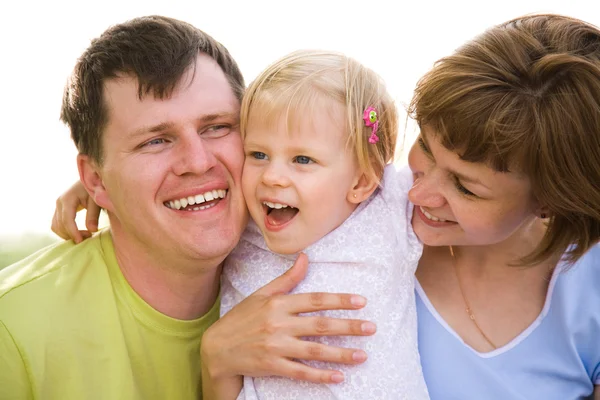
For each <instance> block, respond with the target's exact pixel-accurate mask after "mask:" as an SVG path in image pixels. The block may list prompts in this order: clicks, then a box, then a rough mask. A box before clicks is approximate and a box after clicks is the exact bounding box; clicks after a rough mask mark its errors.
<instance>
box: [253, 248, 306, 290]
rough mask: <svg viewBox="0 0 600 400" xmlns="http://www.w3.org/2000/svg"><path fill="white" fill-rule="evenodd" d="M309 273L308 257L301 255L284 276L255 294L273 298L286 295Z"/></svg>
mask: <svg viewBox="0 0 600 400" xmlns="http://www.w3.org/2000/svg"><path fill="white" fill-rule="evenodd" d="M307 271H308V257H307V256H306V254H304V253H300V255H299V256H298V258H297V259H296V261H295V262H294V265H292V267H291V268H290V269H288V270H287V271H286V272H285V273H284V274H283V275H281V276H279V277H278V278H275V279H273V280H272V281H271V282H269V283H268V284H266V285H265V286H263V287H262V288H260V289H258V290H257V291H256V292H255V294H257V295H262V296H273V295H276V294H285V293H287V292H289V291H290V290H292V289H293V288H295V287H296V286H297V285H298V284H299V283H300V282H301V281H302V279H304V277H305V276H306V272H307Z"/></svg>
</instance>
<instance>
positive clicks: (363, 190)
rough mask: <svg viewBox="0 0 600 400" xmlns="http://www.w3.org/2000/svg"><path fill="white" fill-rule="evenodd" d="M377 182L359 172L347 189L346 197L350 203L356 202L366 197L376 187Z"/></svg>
mask: <svg viewBox="0 0 600 400" xmlns="http://www.w3.org/2000/svg"><path fill="white" fill-rule="evenodd" d="M378 185H379V183H378V182H377V181H376V180H375V179H374V178H372V177H368V176H367V175H366V174H361V175H360V176H359V177H358V178H356V180H355V181H354V184H353V186H352V188H351V189H350V190H349V191H348V195H347V196H346V199H347V200H348V201H349V202H350V203H354V204H358V203H361V202H363V201H365V200H366V199H368V198H369V196H370V195H371V194H372V193H373V192H374V191H375V189H377V186H378Z"/></svg>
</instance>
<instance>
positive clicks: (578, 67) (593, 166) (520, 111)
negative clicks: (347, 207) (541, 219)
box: [409, 15, 600, 264]
mask: <svg viewBox="0 0 600 400" xmlns="http://www.w3.org/2000/svg"><path fill="white" fill-rule="evenodd" d="M409 112H410V114H411V116H412V117H413V118H414V119H415V120H416V121H417V123H418V124H419V125H420V126H423V125H428V126H431V127H432V128H433V129H434V130H435V131H436V132H437V134H439V135H440V137H439V138H440V140H441V143H442V144H443V145H444V146H445V147H446V148H448V149H450V150H453V151H457V152H458V153H459V154H460V155H461V158H462V159H463V160H465V161H471V162H484V163H486V164H488V165H489V166H490V167H492V168H494V169H495V170H496V171H500V172H508V171H517V172H520V173H524V174H526V175H527V176H529V178H530V179H531V184H532V190H533V195H534V197H535V199H536V200H537V202H538V203H539V204H540V205H542V206H545V207H546V208H547V209H548V211H549V215H548V217H549V220H548V229H547V231H546V234H545V236H544V238H543V239H542V241H541V242H540V243H539V245H538V247H537V248H536V249H535V250H534V251H533V252H532V253H531V254H529V255H528V256H526V257H525V258H523V259H522V260H521V261H522V263H523V264H535V263H538V262H541V261H543V260H545V259H547V258H549V257H550V256H552V255H554V254H561V253H564V252H566V256H567V259H568V260H569V261H571V262H574V261H576V260H577V259H578V258H579V257H581V256H582V255H583V254H584V253H585V252H586V251H587V250H588V249H589V248H590V247H591V246H592V245H593V244H595V243H597V242H598V241H599V240H600V30H599V29H598V28H597V27H595V26H593V25H591V24H588V23H586V22H583V21H580V20H577V19H574V18H569V17H565V16H560V15H530V16H524V17H521V18H517V19H514V20H511V21H509V22H506V23H504V24H501V25H498V26H495V27H493V28H491V29H489V30H487V31H486V32H484V33H483V34H482V35H480V36H478V37H477V38H475V39H474V40H472V41H470V42H467V43H466V44H465V45H463V46H462V47H460V48H459V49H458V50H457V51H456V52H455V53H454V54H453V55H452V56H450V57H446V58H443V59H441V60H439V61H438V62H437V63H436V64H435V66H434V68H433V69H432V70H431V71H430V72H429V73H427V74H426V75H425V76H424V77H423V78H422V79H421V80H420V81H419V83H418V84H417V88H416V91H415V96H414V97H413V100H412V102H411V105H410V108H409Z"/></svg>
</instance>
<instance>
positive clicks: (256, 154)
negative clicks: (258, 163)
mask: <svg viewBox="0 0 600 400" xmlns="http://www.w3.org/2000/svg"><path fill="white" fill-rule="evenodd" d="M250 156H251V157H254V158H256V159H257V160H266V159H267V155H266V154H265V153H263V152H261V151H253V152H252V153H251V154H250Z"/></svg>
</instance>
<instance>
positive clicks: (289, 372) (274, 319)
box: [201, 254, 375, 399]
mask: <svg viewBox="0 0 600 400" xmlns="http://www.w3.org/2000/svg"><path fill="white" fill-rule="evenodd" d="M307 268H308V260H307V257H306V255H304V254H301V255H300V256H299V257H298V259H297V260H296V262H295V263H294V266H293V267H292V268H290V269H289V270H288V271H287V272H286V273H285V274H283V275H281V276H280V277H279V278H277V279H275V280H273V281H272V282H270V283H269V284H267V285H266V286H264V287H263V288H261V289H259V290H258V291H256V292H255V293H253V294H252V295H250V296H248V297H247V298H246V299H244V300H243V301H242V302H241V303H239V304H238V305H236V306H235V307H234V308H233V309H231V311H229V312H228V313H227V314H225V315H224V316H223V317H222V318H221V319H220V320H219V321H217V322H216V323H215V324H213V325H212V326H211V327H210V328H209V329H208V330H207V331H206V333H205V334H204V337H203V339H202V346H201V357H202V365H203V367H202V369H203V374H202V376H203V387H205V389H206V391H205V392H204V393H205V396H212V397H207V398H223V399H225V398H230V397H232V396H233V394H235V395H236V396H237V393H239V391H240V389H241V378H240V376H242V375H247V376H253V377H257V376H268V375H278V376H284V377H288V378H294V379H299V380H304V381H309V382H314V383H339V382H341V381H342V380H343V379H344V377H343V375H342V373H341V372H340V371H332V370H321V369H318V368H313V367H310V366H308V365H306V364H303V363H301V362H298V361H294V359H300V360H319V361H327V362H333V363H343V364H359V363H362V362H364V361H365V360H366V358H367V355H366V354H365V352H364V351H362V350H356V349H344V348H337V347H331V346H327V345H324V344H321V343H314V342H310V341H306V340H303V339H302V337H304V336H339V335H355V336H367V335H372V334H373V333H375V325H374V324H373V323H371V322H368V321H362V320H345V319H334V318H327V317H322V316H299V315H298V314H300V313H310V312H314V311H322V310H335V309H345V310H352V309H360V308H362V307H364V306H365V304H366V299H364V298H363V297H361V296H357V295H351V294H333V293H303V294H292V295H288V294H285V293H287V292H289V291H290V290H291V289H293V288H294V287H295V286H296V285H297V284H298V283H300V281H302V279H303V278H304V276H305V275H306V271H307ZM233 387H235V388H236V389H235V390H233V392H235V393H232V388H233ZM210 388H212V391H211V389H210ZM219 388H229V389H226V392H227V390H229V392H228V395H225V394H224V393H226V392H223V391H219ZM233 398H235V397H233Z"/></svg>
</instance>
